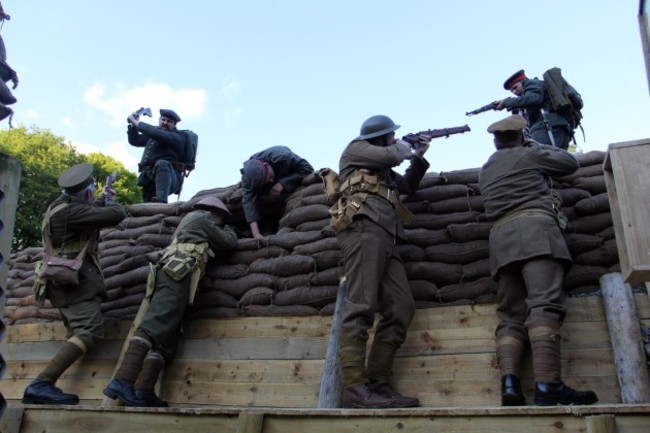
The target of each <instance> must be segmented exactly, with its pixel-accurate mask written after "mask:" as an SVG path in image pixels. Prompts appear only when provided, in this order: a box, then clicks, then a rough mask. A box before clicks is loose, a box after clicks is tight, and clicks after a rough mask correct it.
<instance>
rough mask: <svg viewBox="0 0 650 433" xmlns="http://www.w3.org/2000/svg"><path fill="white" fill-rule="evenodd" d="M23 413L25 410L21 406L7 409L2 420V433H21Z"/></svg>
mask: <svg viewBox="0 0 650 433" xmlns="http://www.w3.org/2000/svg"><path fill="white" fill-rule="evenodd" d="M23 413H24V409H23V408H22V407H21V406H17V407H7V409H6V410H5V413H4V416H3V417H2V420H0V421H1V422H0V431H1V432H3V433H20V426H21V424H22V422H23Z"/></svg>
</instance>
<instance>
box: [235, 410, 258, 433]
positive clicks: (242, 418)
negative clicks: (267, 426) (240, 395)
mask: <svg viewBox="0 0 650 433" xmlns="http://www.w3.org/2000/svg"><path fill="white" fill-rule="evenodd" d="M238 421H239V422H238V423H237V433H262V423H264V414H263V413H250V412H240V413H239V419H238Z"/></svg>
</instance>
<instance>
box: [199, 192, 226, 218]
mask: <svg viewBox="0 0 650 433" xmlns="http://www.w3.org/2000/svg"><path fill="white" fill-rule="evenodd" d="M194 209H204V210H209V211H210V212H214V211H215V210H218V211H221V212H223V213H225V214H226V215H228V216H230V211H229V210H228V208H227V207H226V205H225V204H223V202H222V201H221V200H219V199H218V198H216V197H205V198H202V199H201V200H199V201H198V202H197V203H196V204H195V205H194Z"/></svg>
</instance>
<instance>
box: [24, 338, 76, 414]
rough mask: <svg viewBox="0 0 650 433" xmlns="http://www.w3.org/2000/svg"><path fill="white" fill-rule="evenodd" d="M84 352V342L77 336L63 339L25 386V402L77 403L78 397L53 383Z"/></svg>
mask: <svg viewBox="0 0 650 433" xmlns="http://www.w3.org/2000/svg"><path fill="white" fill-rule="evenodd" d="M85 352H86V345H85V343H84V342H83V341H82V340H81V339H79V338H78V337H76V336H75V337H71V338H70V339H69V340H67V341H65V342H64V343H63V344H62V345H61V347H60V348H59V350H58V351H57V352H56V355H54V358H52V360H51V361H50V362H49V363H48V364H47V366H46V367H45V368H44V369H43V371H42V372H40V373H39V374H38V376H36V379H34V381H33V382H32V383H31V384H29V386H27V388H25V392H24V393H23V399H22V402H23V403H25V404H79V397H77V396H76V395H75V394H66V393H64V392H63V391H61V390H60V389H59V388H57V387H55V386H54V384H55V383H56V381H57V380H58V379H59V377H61V375H62V374H63V372H65V371H66V370H67V369H68V368H69V367H70V366H71V365H72V364H73V363H74V362H75V361H76V360H77V359H79V358H80V357H81V356H82V355H83V354H84V353H85Z"/></svg>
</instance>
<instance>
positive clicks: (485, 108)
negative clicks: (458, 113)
mask: <svg viewBox="0 0 650 433" xmlns="http://www.w3.org/2000/svg"><path fill="white" fill-rule="evenodd" d="M497 105H499V101H494V102H490V103H489V104H487V105H484V106H482V107H481V108H477V109H476V110H473V111H468V112H467V113H465V116H473V115H475V114H479V113H483V112H484V111H488V110H496V108H497Z"/></svg>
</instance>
